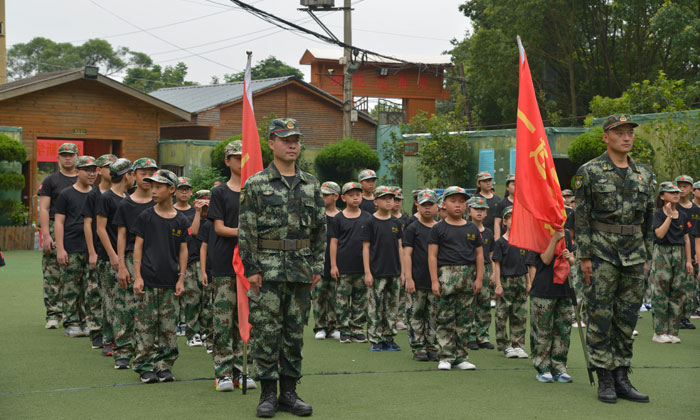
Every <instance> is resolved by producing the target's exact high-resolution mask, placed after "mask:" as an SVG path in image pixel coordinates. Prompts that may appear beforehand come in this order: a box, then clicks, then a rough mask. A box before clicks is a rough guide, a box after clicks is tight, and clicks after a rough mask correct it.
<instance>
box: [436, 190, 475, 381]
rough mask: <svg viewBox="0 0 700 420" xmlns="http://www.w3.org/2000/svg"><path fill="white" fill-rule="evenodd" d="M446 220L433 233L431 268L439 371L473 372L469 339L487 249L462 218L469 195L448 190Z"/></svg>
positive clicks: (446, 191) (472, 225)
mask: <svg viewBox="0 0 700 420" xmlns="http://www.w3.org/2000/svg"><path fill="white" fill-rule="evenodd" d="M442 196H443V204H444V206H445V210H446V218H445V220H443V221H442V222H440V223H438V224H436V225H435V226H434V227H433V229H432V230H431V232H430V240H429V245H428V268H429V269H430V282H431V286H432V290H433V294H434V295H435V296H438V297H439V298H440V299H439V300H438V312H437V339H438V344H439V346H440V352H439V354H438V358H439V360H440V363H438V369H440V370H450V369H452V366H453V365H454V366H456V367H457V368H459V369H461V370H473V369H476V366H474V365H473V364H471V363H469V362H468V361H467V358H468V355H467V337H468V335H469V328H470V327H471V324H472V322H473V318H474V313H473V302H474V296H476V295H478V294H479V291H480V290H481V285H482V282H483V276H484V249H483V246H482V242H481V235H480V234H479V230H478V229H477V228H476V225H474V224H473V223H469V222H467V221H466V220H464V219H463V218H462V215H463V214H464V211H465V210H466V208H467V205H466V202H467V197H468V195H467V192H466V191H464V188H461V187H455V186H453V187H448V188H446V189H445V191H444V192H443V194H442Z"/></svg>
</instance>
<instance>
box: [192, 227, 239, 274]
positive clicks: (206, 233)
mask: <svg viewBox="0 0 700 420" xmlns="http://www.w3.org/2000/svg"><path fill="white" fill-rule="evenodd" d="M212 235H214V226H213V225H212V223H211V221H210V220H202V221H201V222H199V232H197V242H199V247H200V249H201V248H202V243H206V244H207V269H206V272H207V277H209V276H211V252H210V251H209V248H208V246H209V244H210V243H211V239H212ZM187 246H188V251H191V250H190V249H189V244H188V245H187ZM197 255H199V250H197ZM232 260H233V259H232ZM210 280H211V279H210Z"/></svg>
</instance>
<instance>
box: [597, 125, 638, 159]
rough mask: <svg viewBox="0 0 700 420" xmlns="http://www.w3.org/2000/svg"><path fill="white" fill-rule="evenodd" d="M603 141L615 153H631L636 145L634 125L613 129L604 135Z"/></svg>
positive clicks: (619, 126)
mask: <svg viewBox="0 0 700 420" xmlns="http://www.w3.org/2000/svg"><path fill="white" fill-rule="evenodd" d="M603 141H604V142H605V143H606V144H607V145H608V149H610V150H612V151H613V152H616V153H629V152H630V151H631V150H632V146H633V145H634V127H633V126H632V124H623V125H618V126H617V127H614V128H611V129H610V130H608V131H606V132H604V133H603Z"/></svg>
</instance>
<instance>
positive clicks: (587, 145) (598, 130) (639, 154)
mask: <svg viewBox="0 0 700 420" xmlns="http://www.w3.org/2000/svg"><path fill="white" fill-rule="evenodd" d="M602 136H603V128H602V127H595V128H591V129H590V130H588V131H586V132H585V133H583V134H581V135H579V136H578V137H576V139H575V140H574V141H573V142H572V143H571V145H570V146H569V150H568V154H569V160H570V161H571V162H572V163H573V164H574V165H576V166H581V165H583V164H584V163H586V162H588V161H589V160H591V159H594V158H597V157H598V156H600V155H602V154H603V152H605V150H606V149H607V145H606V144H605V142H604V141H603V137H602ZM630 155H631V156H632V157H633V158H634V159H636V160H638V161H640V162H642V163H646V164H647V165H649V167H651V168H652V169H653V168H654V165H655V163H656V152H655V151H654V147H653V146H652V145H651V143H650V142H649V140H648V139H647V138H645V137H643V136H640V135H639V134H637V135H635V137H634V146H633V147H632V151H631V152H630Z"/></svg>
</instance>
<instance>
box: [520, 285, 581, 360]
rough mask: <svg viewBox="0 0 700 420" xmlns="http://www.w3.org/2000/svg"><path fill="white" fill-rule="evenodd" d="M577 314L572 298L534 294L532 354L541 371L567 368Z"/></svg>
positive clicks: (531, 303) (531, 312) (532, 306)
mask: <svg viewBox="0 0 700 420" xmlns="http://www.w3.org/2000/svg"><path fill="white" fill-rule="evenodd" d="M573 316H574V308H573V306H572V304H571V299H569V298H562V297H557V298H542V297H536V296H530V357H531V358H532V364H533V365H534V366H535V369H537V372H539V373H545V372H551V373H552V374H556V373H564V372H566V361H567V359H568V355H569V344H570V342H571V319H572V318H573Z"/></svg>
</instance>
